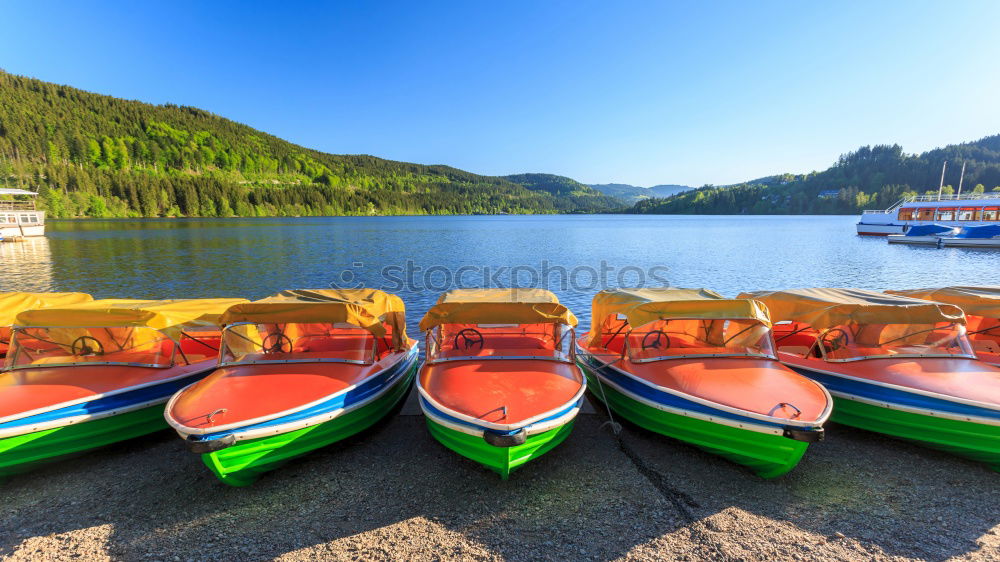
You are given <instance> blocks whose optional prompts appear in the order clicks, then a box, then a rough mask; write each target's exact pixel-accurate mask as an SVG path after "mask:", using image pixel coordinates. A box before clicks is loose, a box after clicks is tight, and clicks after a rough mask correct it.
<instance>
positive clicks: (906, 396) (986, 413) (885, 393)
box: [787, 365, 1000, 420]
mask: <svg viewBox="0 0 1000 562" xmlns="http://www.w3.org/2000/svg"><path fill="white" fill-rule="evenodd" d="M787 366H788V367H790V368H791V369H793V370H794V371H795V372H797V373H799V374H801V375H803V376H806V377H809V378H811V379H813V380H814V381H816V382H818V383H820V384H822V385H823V386H825V387H826V388H827V390H829V391H830V392H832V393H835V394H841V395H843V394H849V395H852V396H857V397H859V398H865V399H868V400H872V401H875V402H882V403H886V404H895V405H898V406H905V407H909V408H919V409H923V410H931V411H936V412H946V413H949V414H955V415H959V416H968V417H978V418H985V419H993V420H1000V409H989V408H982V407H979V406H973V405H969V404H962V403H960V402H953V401H951V400H947V399H942V398H935V397H932V396H924V395H922V394H917V393H913V392H907V391H905V390H900V389H895V388H887V387H884V386H881V385H877V384H869V383H867V382H864V381H859V380H853V379H848V378H845V377H840V376H837V375H830V374H826V373H819V372H816V371H813V370H811V369H807V368H805V367H800V366H797V365H787Z"/></svg>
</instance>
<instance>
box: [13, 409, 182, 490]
mask: <svg viewBox="0 0 1000 562" xmlns="http://www.w3.org/2000/svg"><path fill="white" fill-rule="evenodd" d="M166 428H167V422H166V420H164V419H163V405H162V404H157V405H155V406H149V407H145V408H141V409H139V410H134V411H131V412H126V413H123V414H116V415H113V416H108V417H105V418H100V419H96V420H91V421H85V422H80V423H75V424H71V425H65V426H62V427H57V428H53V429H45V430H42V431H36V432H33V433H26V434H24V435H17V436H14V437H7V438H5V439H0V478H4V477H7V476H11V475H14V474H20V473H23V472H28V471H31V470H33V469H34V468H36V467H37V466H39V465H41V464H45V463H49V462H54V461H58V460H60V459H64V458H66V457H70V456H74V455H78V454H80V453H84V452H86V451H89V450H91V449H96V448H98V447H103V446H105V445H110V444H112V443H117V442H119V441H124V440H126V439H132V438H135V437H141V436H143V435H147V434H149V433H153V432H156V431H160V430H163V429H166Z"/></svg>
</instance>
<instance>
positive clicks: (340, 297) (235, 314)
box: [222, 289, 407, 349]
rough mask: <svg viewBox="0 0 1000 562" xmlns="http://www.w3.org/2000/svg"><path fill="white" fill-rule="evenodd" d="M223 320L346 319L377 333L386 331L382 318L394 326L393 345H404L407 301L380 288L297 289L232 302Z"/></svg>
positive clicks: (303, 321)
mask: <svg viewBox="0 0 1000 562" xmlns="http://www.w3.org/2000/svg"><path fill="white" fill-rule="evenodd" d="M222 322H223V324H233V323H235V322H252V323H254V324H292V323H295V324H311V323H316V324H319V323H323V324H327V323H329V324H335V323H338V322H345V323H347V324H353V325H355V326H358V327H360V328H364V329H366V330H368V331H369V332H371V333H372V335H374V336H375V337H382V336H384V335H385V332H386V330H385V327H384V326H383V325H382V323H383V322H385V323H386V324H389V326H391V327H392V339H393V345H394V346H395V347H396V348H397V349H400V348H402V347H404V344H405V342H406V341H407V338H406V305H404V304H403V300H402V299H401V298H399V297H397V296H396V295H391V294H389V293H386V292H384V291H379V290H378V289H296V290H291V291H282V292H280V293H278V294H277V295H274V296H271V297H267V298H266V299H261V300H259V301H254V302H245V303H242V304H238V305H236V306H233V307H232V308H230V309H229V310H227V311H226V313H225V314H224V315H223V317H222Z"/></svg>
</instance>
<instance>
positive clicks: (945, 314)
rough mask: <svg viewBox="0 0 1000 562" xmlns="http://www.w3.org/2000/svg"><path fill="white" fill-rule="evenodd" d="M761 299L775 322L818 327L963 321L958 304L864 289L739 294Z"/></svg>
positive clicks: (821, 328) (963, 316)
mask: <svg viewBox="0 0 1000 562" xmlns="http://www.w3.org/2000/svg"><path fill="white" fill-rule="evenodd" d="M739 297H740V298H753V299H757V300H759V301H762V302H763V303H764V304H766V305H767V308H768V309H769V310H770V311H771V318H772V319H773V320H774V321H776V322H781V321H786V320H791V321H795V322H804V323H806V324H809V325H810V326H812V327H813V328H816V329H817V330H825V329H827V328H832V327H834V326H841V325H844V324H851V323H855V324H936V323H938V322H957V323H960V324H965V314H963V313H962V310H961V309H960V308H958V307H957V306H954V305H950V304H939V303H933V302H928V301H925V300H920V299H914V298H910V297H903V296H896V295H887V294H885V293H879V292H876V291H866V290H863V289H791V290H788V291H757V292H752V293H742V294H741V295H739Z"/></svg>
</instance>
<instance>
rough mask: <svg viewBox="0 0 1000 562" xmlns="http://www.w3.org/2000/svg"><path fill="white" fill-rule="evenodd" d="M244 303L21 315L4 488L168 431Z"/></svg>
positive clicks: (156, 304) (3, 380)
mask: <svg viewBox="0 0 1000 562" xmlns="http://www.w3.org/2000/svg"><path fill="white" fill-rule="evenodd" d="M238 302H241V300H240V299H193V300H177V301H140V300H97V301H93V302H88V303H82V304H77V305H67V306H60V307H54V308H43V309H40V310H31V311H26V312H23V313H21V314H19V315H18V317H17V319H16V321H15V326H14V331H13V335H12V341H11V350H10V353H8V355H7V358H6V364H5V368H6V370H5V371H4V372H3V373H0V478H2V477H4V476H8V475H11V474H16V473H19V472H25V471H27V470H30V469H31V468H32V467H34V466H36V465H37V464H40V463H43V462H47V461H54V460H57V459H60V458H62V457H66V456H68V455H72V454H77V453H82V452H84V451H87V450H90V449H94V448H96V447H100V446H103V445H108V444H111V443H115V442H118V441H123V440H125V439H131V438H134V437H139V436H141V435H146V434H148V433H152V432H154V431H157V430H161V429H166V428H167V424H166V422H164V421H163V405H164V403H165V402H166V401H167V400H168V399H169V398H170V396H172V395H173V394H174V393H175V392H177V391H178V390H179V389H181V388H183V387H184V386H187V385H188V384H190V383H191V382H193V381H195V380H198V379H199V378H201V377H203V376H205V375H207V374H208V373H209V372H211V370H212V369H213V368H214V367H215V364H216V358H217V355H218V350H219V337H220V328H219V326H218V319H219V315H220V314H222V312H224V311H225V310H226V309H228V308H229V307H230V306H232V305H233V304H236V303H238Z"/></svg>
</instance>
